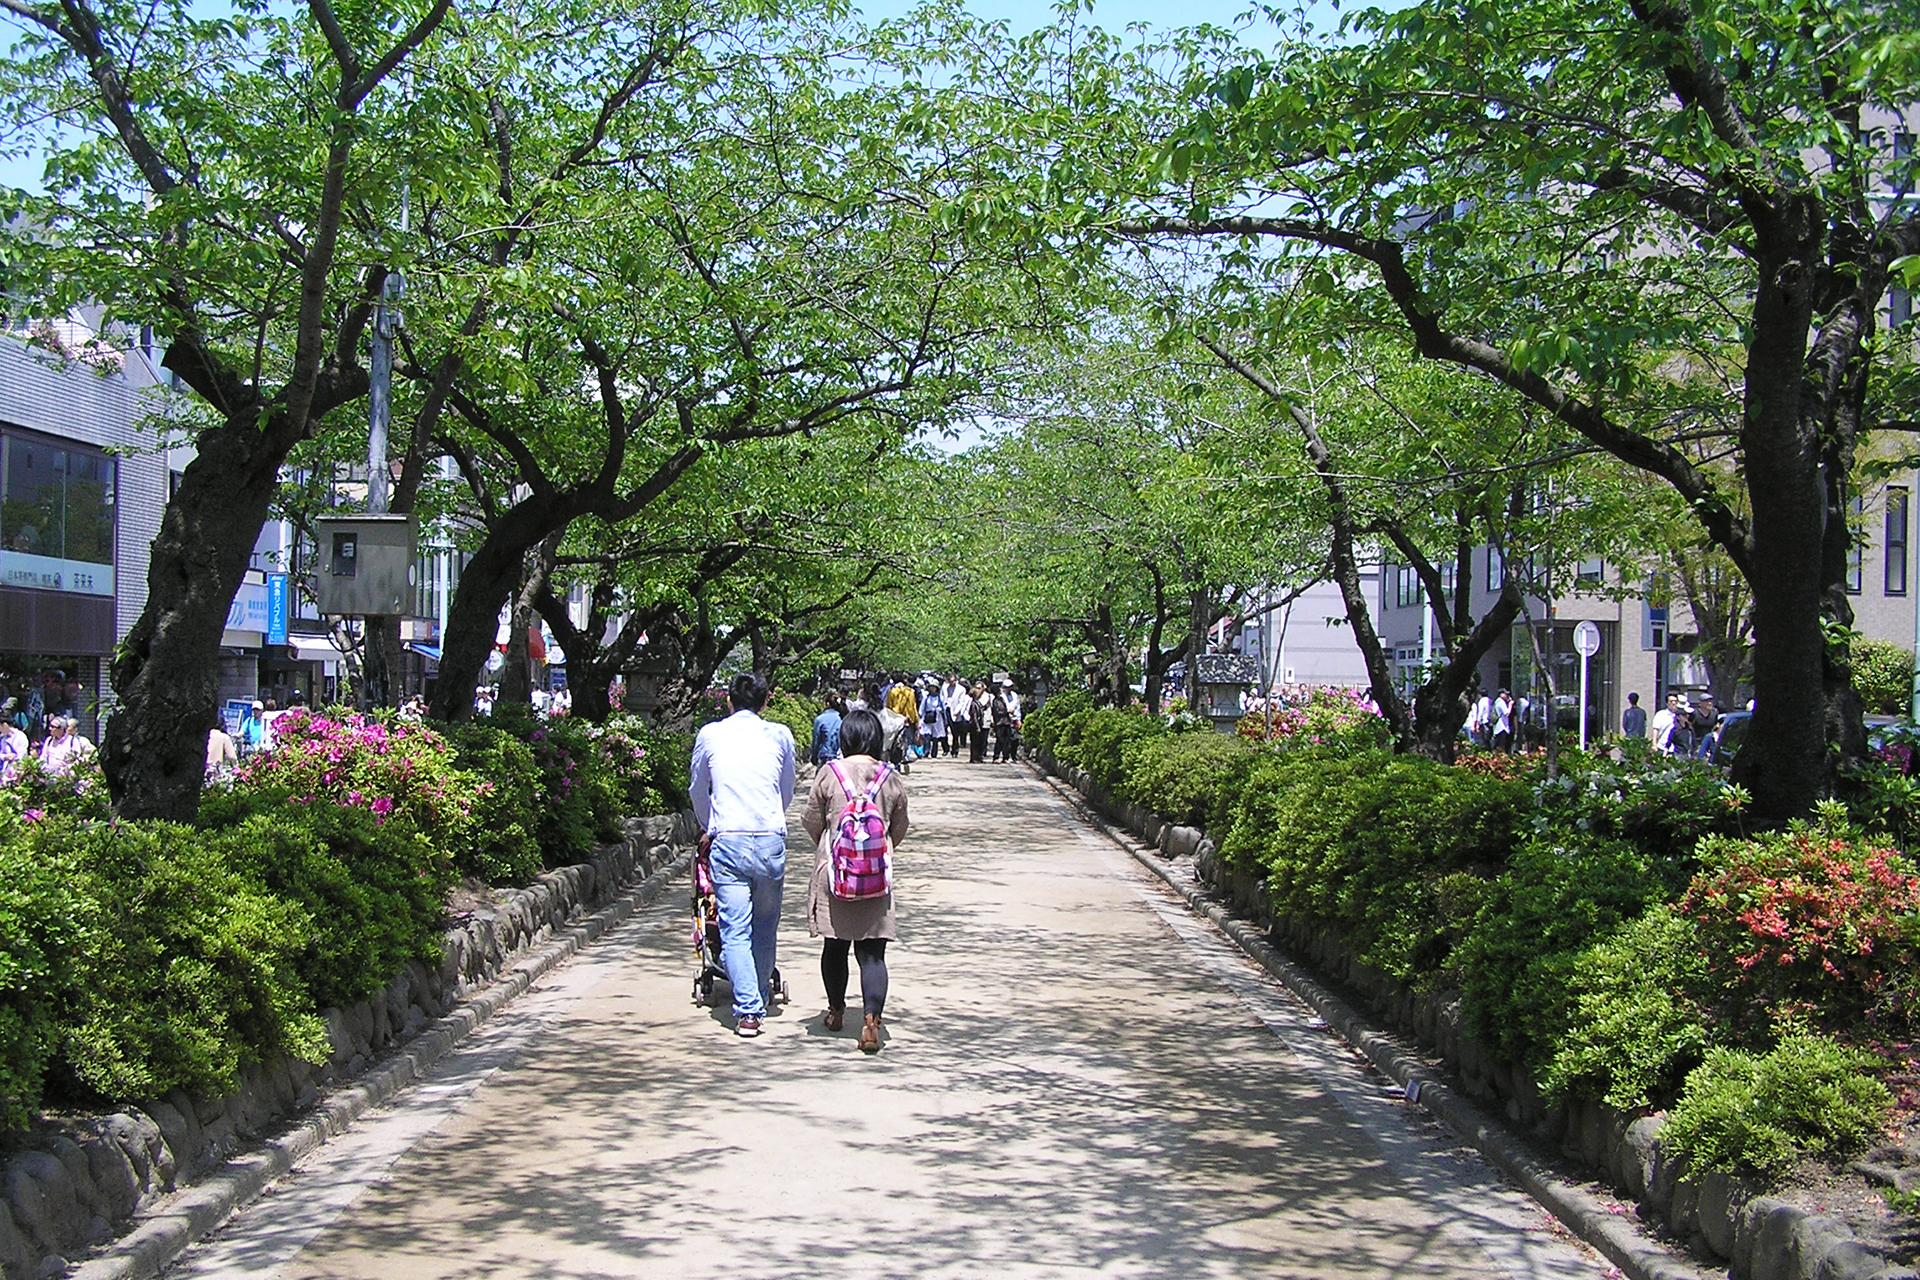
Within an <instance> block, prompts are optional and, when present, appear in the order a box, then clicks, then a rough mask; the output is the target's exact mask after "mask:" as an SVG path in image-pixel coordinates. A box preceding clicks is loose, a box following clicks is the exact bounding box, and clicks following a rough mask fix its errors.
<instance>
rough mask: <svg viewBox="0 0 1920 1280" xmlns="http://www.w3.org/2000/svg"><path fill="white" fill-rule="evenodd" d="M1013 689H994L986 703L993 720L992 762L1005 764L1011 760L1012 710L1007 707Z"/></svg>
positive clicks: (1004, 686)
mask: <svg viewBox="0 0 1920 1280" xmlns="http://www.w3.org/2000/svg"><path fill="white" fill-rule="evenodd" d="M1012 693H1013V689H1012V688H1011V687H1010V686H1008V685H1002V686H1001V687H1000V688H998V689H996V690H995V691H994V693H993V696H992V698H991V699H990V700H989V702H988V704H987V705H988V714H989V715H990V716H991V717H992V718H993V762H994V763H995V764H1006V763H1007V762H1008V761H1010V760H1012V759H1013V708H1012V707H1011V706H1009V705H1008V701H1009V696H1010V695H1011V694H1012Z"/></svg>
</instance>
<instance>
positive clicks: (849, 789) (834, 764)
mask: <svg viewBox="0 0 1920 1280" xmlns="http://www.w3.org/2000/svg"><path fill="white" fill-rule="evenodd" d="M827 768H829V769H831V770H833V776H834V777H835V778H837V779H838V780H839V782H840V789H841V790H842V791H844V792H846V793H847V799H849V800H851V799H853V784H852V783H850V782H848V781H847V775H846V774H845V773H843V772H841V769H840V762H839V761H838V760H829V761H827Z"/></svg>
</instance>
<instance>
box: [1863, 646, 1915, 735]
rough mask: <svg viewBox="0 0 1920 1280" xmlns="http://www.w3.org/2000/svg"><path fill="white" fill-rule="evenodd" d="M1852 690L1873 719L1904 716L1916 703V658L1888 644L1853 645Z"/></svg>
mask: <svg viewBox="0 0 1920 1280" xmlns="http://www.w3.org/2000/svg"><path fill="white" fill-rule="evenodd" d="M1853 688H1854V692H1856V693H1858V694H1859V695H1860V701H1861V702H1863V703H1865V704H1866V707H1867V711H1868V712H1869V713H1871V714H1873V715H1881V716H1899V715H1905V714H1906V713H1907V711H1908V710H1909V709H1910V707H1911V706H1912V703H1913V654H1912V652H1911V651H1909V650H1907V649H1903V648H1901V647H1900V646H1899V645H1897V644H1893V643H1891V642H1890V641H1886V640H1855V641H1854V642H1853Z"/></svg>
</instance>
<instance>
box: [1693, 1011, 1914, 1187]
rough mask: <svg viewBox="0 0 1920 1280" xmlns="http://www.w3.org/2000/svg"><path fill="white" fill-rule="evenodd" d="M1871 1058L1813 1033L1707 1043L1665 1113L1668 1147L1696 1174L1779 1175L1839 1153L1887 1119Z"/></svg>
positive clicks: (1887, 1103) (1887, 1105)
mask: <svg viewBox="0 0 1920 1280" xmlns="http://www.w3.org/2000/svg"><path fill="white" fill-rule="evenodd" d="M1875 1065H1876V1059H1874V1058H1873V1057H1872V1056H1871V1055H1869V1054H1865V1053H1861V1052H1859V1051H1857V1050H1853V1049H1848V1048H1845V1047H1843V1046H1841V1045H1838V1044H1835V1043H1834V1042H1833V1041H1831V1040H1824V1039H1821V1038H1819V1037H1817V1036H1793V1037H1790V1038H1788V1039H1786V1040H1783V1041H1782V1042H1781V1043H1780V1044H1779V1045H1778V1046H1776V1047H1775V1048H1774V1049H1773V1050H1771V1051H1770V1052H1768V1053H1764V1054H1758V1055H1756V1054H1751V1053H1743V1052H1741V1051H1740V1050H1738V1049H1710V1050H1708V1051H1707V1056H1706V1061H1705V1062H1703V1063H1701V1064H1700V1065H1699V1066H1698V1067H1696V1068H1694V1070H1693V1071H1692V1073H1690V1074H1689V1075H1688V1076H1687V1084H1686V1088H1685V1090H1684V1091H1683V1092H1682V1093H1681V1095H1680V1101H1679V1102H1678V1103H1677V1104H1676V1105H1675V1106H1674V1108H1673V1111H1672V1113H1671V1114H1670V1115H1669V1116H1668V1118H1667V1127H1666V1130H1665V1133H1664V1137H1665V1140H1666V1143H1667V1147H1668V1149H1669V1150H1670V1151H1673V1152H1676V1153H1677V1154H1679V1155H1680V1156H1682V1157H1684V1158H1685V1159H1686V1160H1687V1162H1688V1163H1689V1164H1690V1165H1692V1167H1693V1168H1694V1169H1695V1170H1696V1171H1704V1170H1707V1169H1723V1170H1726V1171H1727V1172H1729V1173H1740V1174H1756V1173H1757V1174H1759V1175H1761V1176H1763V1177H1766V1178H1769V1179H1776V1180H1777V1179H1779V1178H1781V1177H1783V1176H1785V1175H1786V1174H1787V1172H1788V1171H1789V1170H1791V1168H1792V1167H1793V1164H1794V1162H1795V1161H1796V1160H1799V1159H1801V1158H1803V1157H1808V1156H1814V1157H1824V1158H1829V1159H1830V1158H1834V1157H1845V1156H1847V1155H1850V1154H1852V1153H1853V1152H1855V1151H1858V1150H1859V1149H1860V1148H1861V1147H1863V1146H1865V1145H1866V1144H1867V1143H1868V1142H1869V1141H1871V1140H1872V1139H1873V1137H1874V1136H1875V1135H1877V1134H1878V1133H1879V1132H1880V1130H1881V1128H1882V1126H1884V1125H1885V1124H1886V1120H1887V1116H1888V1114H1889V1113H1890V1112H1891V1110H1892V1108H1893V1097H1892V1095H1891V1094H1890V1093H1889V1092H1888V1091H1887V1087H1886V1086H1885V1085H1884V1084H1881V1083H1880V1081H1878V1080H1876V1079H1874V1078H1873V1077H1872V1076H1870V1075H1868V1074H1867V1072H1868V1071H1869V1070H1870V1069H1871V1068H1872V1067H1874V1066H1875Z"/></svg>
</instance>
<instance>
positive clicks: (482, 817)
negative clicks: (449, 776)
mask: <svg viewBox="0 0 1920 1280" xmlns="http://www.w3.org/2000/svg"><path fill="white" fill-rule="evenodd" d="M440 729H441V731H442V732H444V733H445V734H446V736H447V738H448V741H450V742H451V743H452V744H453V749H454V759H456V760H457V761H458V762H459V764H460V768H461V769H462V771H464V772H466V773H469V774H471V775H473V776H474V777H476V778H484V779H486V781H485V782H484V783H483V784H482V785H481V786H480V787H479V788H477V789H476V791H475V794H474V801H473V824H472V830H473V837H472V839H470V840H468V841H467V842H466V843H465V844H464V845H463V846H461V847H459V848H456V849H455V850H454V851H453V866H454V870H455V871H456V872H458V873H460V874H461V875H469V876H477V877H478V878H480V879H482V880H485V881H486V882H487V883H488V884H511V885H523V884H526V883H527V882H528V881H530V880H532V879H533V878H534V877H535V876H537V875H539V874H540V868H541V857H540V831H539V827H540V820H539V816H538V815H539V814H540V813H541V812H542V811H543V810H544V808H545V804H546V793H545V790H544V788H543V785H542V783H543V778H542V776H541V773H540V767H539V766H538V765H536V764H535V763H534V760H533V748H532V747H530V746H528V745H527V744H526V743H524V742H522V741H521V740H520V739H518V738H516V737H514V736H513V735H512V734H511V733H508V732H507V731H506V730H505V729H502V728H500V727H499V726H498V725H495V724H494V723H493V722H492V719H491V717H488V718H485V719H474V720H468V721H464V722H462V723H459V724H448V725H442V726H440Z"/></svg>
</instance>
